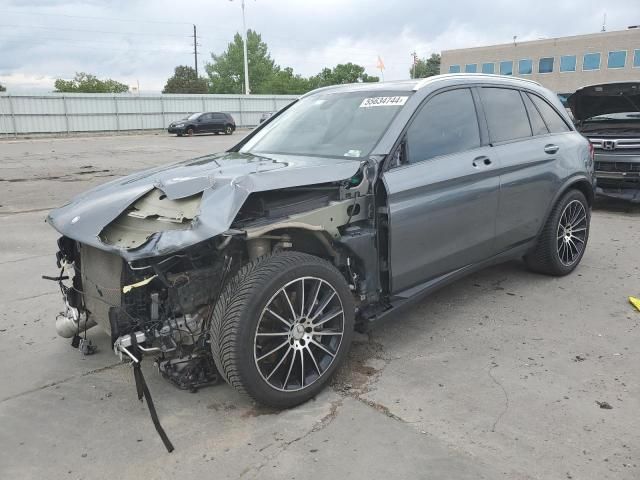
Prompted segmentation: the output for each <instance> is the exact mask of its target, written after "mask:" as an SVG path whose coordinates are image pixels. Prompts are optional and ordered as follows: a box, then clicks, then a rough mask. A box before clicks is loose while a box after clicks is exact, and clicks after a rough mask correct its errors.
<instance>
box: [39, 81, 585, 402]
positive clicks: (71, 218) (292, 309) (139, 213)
mask: <svg viewBox="0 0 640 480" xmlns="http://www.w3.org/2000/svg"><path fill="white" fill-rule="evenodd" d="M593 196H594V186H593V149H592V148H591V147H590V144H589V142H588V141H587V140H586V139H585V138H584V137H583V136H582V135H580V134H579V133H578V132H576V131H575V129H574V127H573V126H572V124H571V121H570V120H569V118H568V117H567V114H566V112H565V110H564V108H563V107H562V105H561V104H560V103H559V101H558V99H557V97H556V96H555V95H554V94H552V93H551V92H550V91H548V90H546V89H545V88H543V87H541V86H540V85H539V84H537V83H535V82H531V81H526V80H521V79H516V78H508V77H500V76H492V75H476V74H465V75H442V76H436V77H432V78H429V79H425V80H412V81H401V82H387V83H377V84H371V83H367V84H354V85H340V86H334V87H328V88H323V89H319V90H315V91H313V92H311V93H309V94H307V95H304V96H303V97H301V98H300V99H299V100H297V101H296V102H294V103H292V104H291V105H290V106H288V107H287V108H286V109H285V110H283V111H282V112H280V113H279V115H278V116H277V117H274V118H273V119H271V120H270V121H269V122H266V123H264V124H263V125H261V126H260V127H258V128H256V130H255V131H253V132H252V133H250V134H249V135H247V136H246V137H245V138H244V139H243V140H242V141H241V142H240V143H238V144H237V145H236V146H234V147H233V148H231V149H229V150H228V151H226V152H223V153H217V154H211V155H207V156H204V157H201V158H196V159H193V160H189V161H183V162H180V163H176V164H173V165H169V166H164V167H159V168H154V169H152V170H148V171H144V172H141V173H137V174H134V175H131V176H128V177H126V178H122V179H117V180H115V181H112V182H110V183H107V184H105V185H102V186H100V187H98V188H96V189H94V190H92V191H89V192H88V193H85V194H83V195H81V196H79V197H77V198H75V199H74V200H72V201H71V202H69V203H68V204H66V205H64V206H62V207H60V208H58V209H56V210H54V211H52V212H51V213H50V215H49V217H48V222H49V223H50V224H51V225H52V226H53V227H54V228H55V229H56V230H58V231H59V232H60V233H61V234H62V235H63V236H62V237H61V238H60V240H59V241H58V245H59V250H60V251H59V253H58V255H57V260H58V265H59V267H60V268H61V269H63V273H61V274H60V276H59V277H56V278H55V280H56V281H58V282H59V283H60V286H61V290H62V292H63V297H64V305H65V312H64V313H63V314H61V315H59V316H58V318H57V321H56V323H57V328H58V331H59V333H60V334H61V335H63V336H67V337H74V340H75V344H78V343H79V342H78V337H81V336H85V335H86V330H87V329H88V328H91V327H92V326H94V325H96V324H97V325H99V326H100V327H101V328H102V329H103V330H104V331H105V332H107V334H109V335H110V336H111V339H112V341H111V343H112V345H113V347H114V349H115V351H116V353H118V354H119V355H120V356H121V357H122V358H124V359H127V360H131V361H132V362H133V364H134V366H136V365H137V366H139V363H140V361H141V360H142V358H143V354H153V355H155V356H156V357H157V364H158V367H159V370H160V372H161V373H162V375H163V376H164V377H165V378H167V379H168V380H169V381H171V382H173V383H174V384H175V385H176V386H178V387H180V388H185V389H191V390H194V389H197V388H199V387H201V386H204V385H208V384H211V383H214V382H215V381H216V380H217V379H218V378H219V377H220V378H222V379H224V380H226V381H227V382H228V383H230V384H231V385H233V386H234V387H235V388H236V389H237V390H238V391H240V392H243V393H246V394H248V395H250V396H251V397H252V398H253V399H255V400H257V401H258V402H260V403H263V404H266V405H270V406H275V407H279V408H286V407H291V406H294V405H296V404H299V403H301V402H304V401H305V400H308V399H309V398H311V397H313V396H314V395H316V394H317V393H318V392H319V391H320V390H321V389H322V388H323V387H324V386H325V385H326V384H327V382H328V380H329V378H330V376H331V375H332V374H333V373H334V372H335V370H336V368H338V366H339V365H340V364H341V363H342V361H343V360H344V359H345V357H346V355H347V351H348V349H349V344H350V342H351V339H352V335H353V332H354V329H359V330H364V329H366V328H367V326H368V325H369V324H370V323H371V322H373V321H375V320H377V319H380V318H382V317H385V316H387V315H391V314H393V313H394V312H396V311H397V309H398V308H400V307H402V306H405V305H408V304H410V303H411V302H412V301H414V300H416V299H419V298H421V297H423V296H424V295H425V294H428V293H430V292H432V291H434V290H435V289H436V288H439V287H441V286H443V285H445V284H447V283H449V282H451V281H453V280H456V279H458V278H460V277H462V276H463V275H467V274H469V273H471V272H474V271H477V270H479V269H481V268H483V267H486V266H487V265H492V264H495V263H498V262H502V261H505V260H509V259H514V258H524V261H525V262H526V264H527V265H528V267H529V268H531V269H532V270H534V271H536V272H540V273H544V274H548V275H566V274H568V273H570V272H571V271H572V270H573V269H574V268H575V267H576V265H577V264H578V263H579V262H580V259H581V258H582V256H583V254H584V252H585V248H586V244H587V239H588V236H589V221H590V211H591V202H592V200H593ZM399 328H402V327H401V326H399ZM85 347H86V343H85ZM137 371H138V372H139V368H138V370H137ZM137 375H138V376H137V377H136V379H137V381H138V382H140V381H141V380H140V378H141V373H138V374H137ZM143 391H144V388H142V387H141V389H140V390H139V392H143ZM139 394H140V395H142V393H139Z"/></svg>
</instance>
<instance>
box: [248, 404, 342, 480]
mask: <svg viewBox="0 0 640 480" xmlns="http://www.w3.org/2000/svg"><path fill="white" fill-rule="evenodd" d="M343 403H344V398H341V399H339V400H336V401H333V402H331V408H330V409H329V413H327V414H326V415H325V416H324V417H322V418H321V419H320V420H319V421H318V422H316V423H315V424H314V425H313V427H311V429H310V430H309V431H307V432H305V433H304V434H302V435H300V436H298V437H296V438H294V439H292V440H287V441H285V442H281V443H280V445H279V446H280V448H279V449H278V450H277V451H276V452H274V453H273V454H271V455H269V456H268V457H266V459H265V461H263V462H262V463H260V464H259V465H256V466H253V467H247V468H246V469H245V470H244V471H243V472H242V473H240V476H239V477H238V478H243V477H244V476H245V475H248V474H249V473H251V472H253V474H254V475H257V474H258V473H259V472H260V470H262V469H263V468H264V467H265V466H266V465H267V464H268V463H271V462H272V461H273V460H274V459H276V458H277V457H278V456H279V455H280V454H282V453H283V452H285V451H286V450H287V449H288V448H289V447H290V446H291V445H293V444H294V443H297V442H299V441H301V440H304V439H305V438H307V437H309V436H310V435H313V434H314V433H317V432H320V431H322V430H324V429H325V428H327V427H328V426H329V425H330V424H331V422H333V421H334V420H335V418H336V417H337V416H338V409H339V408H340V407H341V406H342V404H343ZM270 445H271V444H270ZM265 448H267V447H264V448H263V449H261V450H260V451H262V450H264V449H265Z"/></svg>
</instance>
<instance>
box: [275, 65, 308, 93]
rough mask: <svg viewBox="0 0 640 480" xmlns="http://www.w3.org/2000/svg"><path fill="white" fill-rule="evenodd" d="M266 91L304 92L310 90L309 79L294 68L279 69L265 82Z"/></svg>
mask: <svg viewBox="0 0 640 480" xmlns="http://www.w3.org/2000/svg"><path fill="white" fill-rule="evenodd" d="M264 89H265V93H272V94H281V95H297V94H303V93H306V92H308V91H309V90H310V87H309V80H308V79H306V78H304V77H302V76H301V75H296V74H294V73H293V68H291V67H286V68H283V69H280V68H279V67H278V69H277V70H276V72H274V74H273V75H272V76H271V78H270V79H269V80H268V81H267V82H266V83H265V86H264Z"/></svg>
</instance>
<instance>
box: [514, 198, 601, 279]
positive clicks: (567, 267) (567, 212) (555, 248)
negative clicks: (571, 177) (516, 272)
mask: <svg viewBox="0 0 640 480" xmlns="http://www.w3.org/2000/svg"><path fill="white" fill-rule="evenodd" d="M590 221H591V209H590V207H589V204H588V202H587V199H586V198H585V196H584V194H583V193H582V192H580V191H578V190H569V191H568V192H567V193H565V194H564V195H563V196H562V198H561V199H560V200H559V201H558V203H557V204H556V205H555V206H554V208H553V210H552V212H551V215H550V216H549V218H548V219H547V223H546V225H545V226H544V229H543V231H542V233H541V235H540V238H539V239H538V243H537V245H536V247H535V249H534V250H533V251H531V252H530V253H528V254H527V255H526V256H525V262H526V264H527V266H528V267H529V268H530V269H531V270H533V271H535V272H539V273H545V274H547V275H556V276H562V275H567V274H569V273H571V272H572V271H573V270H574V269H575V268H576V267H577V266H578V264H579V263H580V260H582V256H583V255H584V251H585V249H586V247H587V241H588V239H589V224H590Z"/></svg>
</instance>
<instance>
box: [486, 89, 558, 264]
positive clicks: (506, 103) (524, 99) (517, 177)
mask: <svg viewBox="0 0 640 480" xmlns="http://www.w3.org/2000/svg"><path fill="white" fill-rule="evenodd" d="M478 91H479V93H480V98H481V99H482V105H483V110H484V114H485V118H486V121H487V128H488V132H489V139H490V142H491V145H492V147H493V151H494V152H495V156H497V157H498V158H499V160H500V166H501V172H500V202H499V206H498V215H497V219H496V250H497V251H498V252H503V251H506V250H509V249H510V248H514V247H517V246H519V245H520V244H523V243H526V242H527V241H528V240H531V239H533V238H535V236H536V235H537V234H538V232H539V230H540V228H541V226H542V224H543V222H544V220H545V215H546V213H547V211H548V207H549V204H550V202H551V200H552V198H553V195H554V193H555V192H556V191H557V188H558V184H559V182H560V179H561V178H562V173H561V170H562V165H561V162H558V152H559V151H560V150H561V145H559V144H561V143H562V139H561V138H557V137H556V136H555V135H552V134H550V129H549V126H548V125H547V123H546V122H545V121H544V120H543V118H542V116H541V114H540V113H539V111H538V109H537V107H536V106H535V105H534V102H533V101H532V99H531V98H530V97H529V96H528V94H527V93H526V92H523V91H520V90H518V89H515V88H497V87H482V88H479V89H478ZM536 98H538V99H540V98H539V97H537V96H536ZM540 100H542V99H540ZM542 101H543V102H544V100H542ZM545 104H546V102H545ZM550 108H551V107H550ZM560 120H561V119H560ZM563 125H565V124H564V123H563ZM565 127H566V125H565ZM566 128H567V130H568V127H566Z"/></svg>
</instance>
